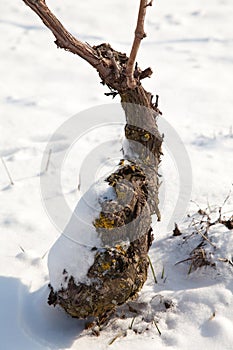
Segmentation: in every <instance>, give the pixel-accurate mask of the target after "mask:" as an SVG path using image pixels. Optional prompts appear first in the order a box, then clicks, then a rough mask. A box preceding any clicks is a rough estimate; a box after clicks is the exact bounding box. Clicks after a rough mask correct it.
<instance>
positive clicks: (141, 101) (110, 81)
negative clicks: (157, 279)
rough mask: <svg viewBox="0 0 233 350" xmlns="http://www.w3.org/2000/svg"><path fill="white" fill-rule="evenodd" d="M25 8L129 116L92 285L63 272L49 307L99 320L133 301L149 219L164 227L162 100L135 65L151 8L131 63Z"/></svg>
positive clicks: (36, 5)
mask: <svg viewBox="0 0 233 350" xmlns="http://www.w3.org/2000/svg"><path fill="white" fill-rule="evenodd" d="M23 1H24V2H25V3H26V4H27V5H29V6H30V7H31V8H32V9H33V10H34V11H35V12H36V13H37V14H38V15H39V16H40V17H41V19H42V20H43V22H44V23H45V25H46V26H47V27H48V28H49V29H51V31H52V32H53V33H54V35H55V37H56V42H55V43H56V44H57V46H58V47H61V48H65V49H66V50H68V51H71V52H73V53H75V54H78V55H79V56H81V57H82V58H84V59H85V60H87V61H88V62H89V63H90V64H91V65H92V66H94V67H95V68H96V70H97V71H98V73H99V75H100V77H101V80H102V83H103V84H106V85H107V86H108V87H109V88H110V90H111V93H110V94H113V96H114V95H116V94H119V95H120V97H121V103H122V108H123V109H124V112H125V117H126V126H125V136H126V139H127V147H126V148H125V149H124V150H123V151H124V154H123V159H122V161H121V163H120V165H119V168H118V170H117V171H115V172H114V173H112V174H111V175H110V176H109V177H108V178H107V179H106V181H107V182H108V183H109V185H110V186H112V187H113V189H114V191H115V194H116V199H115V200H105V201H104V202H101V208H102V210H101V213H100V215H99V217H98V218H96V219H95V220H93V225H94V226H95V228H96V232H97V234H98V235H99V237H101V240H102V242H103V245H104V248H101V249H99V248H96V247H92V250H95V259H94V263H93V265H92V266H91V268H90V269H89V271H88V274H87V277H88V283H84V282H79V281H75V279H74V277H73V276H72V275H69V271H68V269H67V268H66V267H65V266H64V271H65V272H64V271H61V274H62V273H63V272H64V278H65V279H66V280H68V283H67V286H66V287H62V288H61V289H60V290H54V288H53V286H50V288H51V291H50V295H49V304H52V305H54V306H55V305H57V304H58V305H60V306H62V307H63V308H64V309H65V310H66V311H67V312H68V313H69V314H70V315H72V316H73V317H79V318H86V317H88V316H95V317H99V318H101V317H103V316H104V315H105V314H106V313H108V312H110V311H111V310H112V309H114V308H115V307H116V305H120V304H122V303H124V302H125V301H127V300H128V299H129V298H132V297H134V296H135V295H136V293H137V292H138V291H139V290H140V289H141V287H142V286H143V284H144V282H145V281H146V278H147V271H148V265H149V261H148V255H147V254H148V250H149V248H150V246H151V244H152V240H153V235H152V228H151V215H153V214H156V215H157V217H158V219H160V214H159V209H158V202H159V201H158V189H159V181H158V175H157V174H158V166H159V163H160V155H161V144H162V138H161V136H160V134H159V132H158V127H157V123H156V118H157V116H158V115H159V113H160V112H159V109H158V106H157V99H156V102H155V103H153V96H152V94H150V93H148V92H147V91H145V89H144V88H143V87H142V85H141V80H142V79H144V78H146V77H148V76H150V75H151V74H152V71H151V69H150V68H148V69H146V70H144V71H142V70H141V69H140V68H139V67H138V65H137V64H136V65H134V63H135V58H136V53H137V49H138V47H139V44H140V41H141V39H142V38H143V37H144V36H145V34H144V30H143V23H144V17H145V11H146V7H147V6H148V5H149V4H152V2H150V3H149V4H147V2H146V1H145V0H144V1H143V0H141V2H140V10H139V17H138V24H137V28H136V34H135V41H134V44H133V48H132V51H131V55H130V57H129V58H128V57H127V56H126V54H122V53H120V52H118V51H115V50H114V49H112V48H111V46H110V45H109V44H102V45H99V46H94V47H90V46H89V45H87V44H84V43H81V42H80V41H79V40H77V39H76V38H74V37H73V36H72V35H71V34H70V33H68V32H67V31H66V29H65V28H64V27H63V26H62V25H61V23H60V22H59V21H58V20H57V19H56V17H55V16H54V15H53V14H52V13H51V12H50V10H49V9H48V7H47V6H46V4H45V1H44V0H38V1H34V0H23ZM135 50H136V52H135ZM131 67H133V68H132V69H133V70H132V69H131ZM126 242H128V244H125V243H126ZM121 243H122V244H121ZM77 268H78V266H77Z"/></svg>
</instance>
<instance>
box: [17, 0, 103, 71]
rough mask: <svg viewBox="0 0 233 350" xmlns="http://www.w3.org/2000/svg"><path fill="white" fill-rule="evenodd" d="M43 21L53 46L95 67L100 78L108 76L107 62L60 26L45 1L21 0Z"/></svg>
mask: <svg viewBox="0 0 233 350" xmlns="http://www.w3.org/2000/svg"><path fill="white" fill-rule="evenodd" d="M23 2H24V3H25V4H26V5H27V6H29V7H30V8H31V9H32V10H33V11H34V12H35V13H36V14H37V15H38V16H39V17H40V18H41V20H42V21H43V23H44V24H45V25H46V27H48V28H49V29H50V30H51V32H52V33H53V35H54V36H55V38H56V41H55V44H56V45H57V46H58V47H60V48H62V49H65V50H66V51H70V52H72V53H74V54H76V55H78V56H80V57H81V58H83V59H84V60H86V61H87V62H88V63H90V64H91V65H92V66H93V67H95V68H96V69H97V70H98V72H99V74H100V75H101V76H102V77H105V76H107V75H108V74H109V69H108V68H109V64H108V63H109V61H108V60H104V59H100V58H99V57H98V56H97V55H96V54H95V50H94V49H93V48H92V47H91V46H90V45H88V44H86V43H83V42H82V41H80V40H78V39H76V38H75V37H74V36H73V35H72V34H71V33H69V32H68V30H66V28H65V27H64V26H63V25H62V24H61V22H60V21H59V20H58V19H57V17H56V16H55V15H54V14H53V13H52V12H51V11H50V9H49V8H48V6H47V5H46V2H45V0H23Z"/></svg>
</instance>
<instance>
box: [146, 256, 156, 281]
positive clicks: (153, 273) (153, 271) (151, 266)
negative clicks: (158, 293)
mask: <svg viewBox="0 0 233 350" xmlns="http://www.w3.org/2000/svg"><path fill="white" fill-rule="evenodd" d="M148 260H149V264H150V268H151V271H152V275H153V277H154V281H155V283H156V284H157V283H158V281H157V278H156V275H155V270H154V267H153V265H152V262H151V259H150V257H149V255H148Z"/></svg>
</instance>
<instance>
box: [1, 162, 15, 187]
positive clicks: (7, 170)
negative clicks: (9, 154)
mask: <svg viewBox="0 0 233 350" xmlns="http://www.w3.org/2000/svg"><path fill="white" fill-rule="evenodd" d="M1 160H2V164H3V166H4V168H5V170H6V173H7V176H8V177H9V180H10V183H11V185H12V186H13V185H14V181H13V180H12V177H11V174H10V172H9V169H8V168H7V165H6V162H5V161H4V159H3V158H2V157H1Z"/></svg>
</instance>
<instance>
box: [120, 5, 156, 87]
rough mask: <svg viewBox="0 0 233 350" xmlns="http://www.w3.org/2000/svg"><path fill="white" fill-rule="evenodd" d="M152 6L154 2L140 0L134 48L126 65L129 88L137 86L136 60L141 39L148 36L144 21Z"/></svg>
mask: <svg viewBox="0 0 233 350" xmlns="http://www.w3.org/2000/svg"><path fill="white" fill-rule="evenodd" d="M149 5H150V6H151V5H152V2H150V3H149V4H147V0H140V7H139V12H138V21H137V26H136V30H135V36H134V41H133V45H132V49H131V52H130V56H129V60H128V63H127V67H126V76H127V82H128V86H129V88H131V89H133V88H135V87H136V85H137V84H136V80H135V78H134V67H135V61H136V57H137V53H138V49H139V47H140V44H141V41H142V39H143V38H145V37H146V33H145V31H144V22H145V16H146V9H147V6H149Z"/></svg>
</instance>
